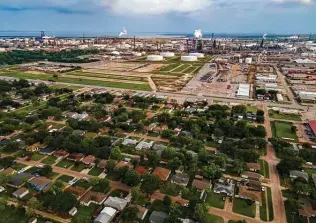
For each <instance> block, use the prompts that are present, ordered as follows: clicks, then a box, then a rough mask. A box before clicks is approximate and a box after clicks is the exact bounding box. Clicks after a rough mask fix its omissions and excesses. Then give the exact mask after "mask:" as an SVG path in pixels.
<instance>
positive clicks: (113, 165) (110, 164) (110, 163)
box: [106, 160, 116, 172]
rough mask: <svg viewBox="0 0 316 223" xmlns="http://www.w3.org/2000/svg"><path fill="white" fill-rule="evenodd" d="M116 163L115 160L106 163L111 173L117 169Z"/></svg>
mask: <svg viewBox="0 0 316 223" xmlns="http://www.w3.org/2000/svg"><path fill="white" fill-rule="evenodd" d="M115 165H116V162H115V160H108V161H106V168H107V170H108V171H109V172H112V171H113V170H114V168H115Z"/></svg>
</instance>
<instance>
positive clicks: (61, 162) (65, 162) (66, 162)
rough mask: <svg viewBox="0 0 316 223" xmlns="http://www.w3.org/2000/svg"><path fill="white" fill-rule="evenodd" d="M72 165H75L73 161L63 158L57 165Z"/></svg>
mask: <svg viewBox="0 0 316 223" xmlns="http://www.w3.org/2000/svg"><path fill="white" fill-rule="evenodd" d="M72 165H74V162H73V161H70V160H66V159H63V160H61V161H60V162H59V163H57V165H56V166H58V167H62V168H66V169H67V168H69V167H71V166H72Z"/></svg>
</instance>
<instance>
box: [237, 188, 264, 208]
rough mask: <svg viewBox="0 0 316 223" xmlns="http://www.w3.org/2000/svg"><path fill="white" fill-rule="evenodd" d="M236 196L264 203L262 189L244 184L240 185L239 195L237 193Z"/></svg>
mask: <svg viewBox="0 0 316 223" xmlns="http://www.w3.org/2000/svg"><path fill="white" fill-rule="evenodd" d="M235 196H236V197H239V198H242V199H248V200H252V201H254V202H256V203H257V204H260V205H261V203H262V196H261V191H255V190H251V189H250V188H249V187H247V186H244V185H242V184H241V185H240V186H239V193H238V195H235Z"/></svg>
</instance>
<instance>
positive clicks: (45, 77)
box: [0, 71, 151, 91]
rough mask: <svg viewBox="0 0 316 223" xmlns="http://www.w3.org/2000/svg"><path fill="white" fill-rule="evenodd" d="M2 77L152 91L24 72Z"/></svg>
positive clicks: (132, 86) (10, 73) (6, 73)
mask: <svg viewBox="0 0 316 223" xmlns="http://www.w3.org/2000/svg"><path fill="white" fill-rule="evenodd" d="M0 76H8V77H15V78H21V79H36V80H44V81H48V80H54V81H56V82H63V83H72V84H83V85H93V86H102V87H113V88H124V89H134V90H144V91H150V90H151V88H150V86H149V85H148V84H147V83H146V84H131V83H120V82H111V81H100V80H90V79H84V78H80V79H77V78H68V77H58V79H57V78H54V77H53V75H45V74H30V73H24V72H22V71H5V72H3V73H0Z"/></svg>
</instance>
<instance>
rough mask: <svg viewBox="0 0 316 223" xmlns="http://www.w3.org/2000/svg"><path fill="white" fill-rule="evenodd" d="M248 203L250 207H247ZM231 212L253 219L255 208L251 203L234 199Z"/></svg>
mask: <svg viewBox="0 0 316 223" xmlns="http://www.w3.org/2000/svg"><path fill="white" fill-rule="evenodd" d="M248 202H249V204H251V205H248ZM233 212H235V213H238V214H241V215H245V216H248V217H251V218H254V217H255V213H256V206H255V203H254V202H252V201H246V200H244V199H239V198H234V202H233Z"/></svg>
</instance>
